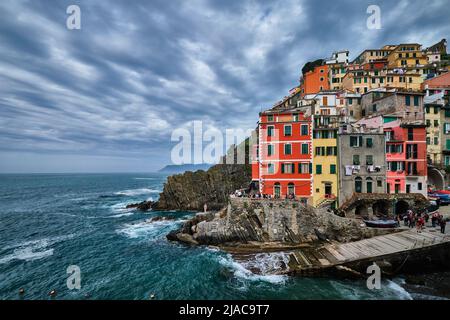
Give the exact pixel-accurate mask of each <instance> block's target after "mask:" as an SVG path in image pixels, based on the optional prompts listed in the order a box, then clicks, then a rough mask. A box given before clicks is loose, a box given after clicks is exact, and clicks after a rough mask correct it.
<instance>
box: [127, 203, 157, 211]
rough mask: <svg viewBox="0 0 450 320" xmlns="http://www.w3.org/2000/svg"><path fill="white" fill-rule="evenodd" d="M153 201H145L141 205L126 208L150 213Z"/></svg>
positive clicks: (130, 205) (136, 204)
mask: <svg viewBox="0 0 450 320" xmlns="http://www.w3.org/2000/svg"><path fill="white" fill-rule="evenodd" d="M152 205H153V202H152V201H143V202H141V203H132V204H129V205H127V206H126V208H127V209H137V210H140V211H148V210H150V209H151V208H152Z"/></svg>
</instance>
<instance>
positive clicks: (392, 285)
mask: <svg viewBox="0 0 450 320" xmlns="http://www.w3.org/2000/svg"><path fill="white" fill-rule="evenodd" d="M387 284H388V285H387V286H388V288H389V289H391V290H392V291H394V292H395V293H396V295H397V296H398V297H399V298H400V299H404V300H413V298H412V296H411V295H410V294H409V292H408V291H406V290H405V289H404V288H403V287H402V286H401V285H399V284H398V283H396V282H394V281H391V280H388V281H387Z"/></svg>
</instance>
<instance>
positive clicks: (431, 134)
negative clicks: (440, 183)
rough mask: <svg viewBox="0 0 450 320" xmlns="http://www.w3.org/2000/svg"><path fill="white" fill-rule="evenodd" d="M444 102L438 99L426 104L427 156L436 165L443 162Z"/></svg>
mask: <svg viewBox="0 0 450 320" xmlns="http://www.w3.org/2000/svg"><path fill="white" fill-rule="evenodd" d="M443 106H444V104H443V103H439V102H438V101H436V102H433V103H427V104H425V122H426V125H427V158H428V159H429V161H430V162H431V163H432V164H433V165H435V166H438V167H439V166H441V164H442V160H443V159H442V145H443V143H444V139H443V137H442V134H441V132H443V128H444V125H443V123H444V122H445V119H444V111H445V110H444V108H443Z"/></svg>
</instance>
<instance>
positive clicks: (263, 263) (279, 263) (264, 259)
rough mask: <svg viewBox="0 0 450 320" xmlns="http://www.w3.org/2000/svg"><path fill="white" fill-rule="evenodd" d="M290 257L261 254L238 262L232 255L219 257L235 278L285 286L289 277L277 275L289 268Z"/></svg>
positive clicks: (220, 261)
mask: <svg viewBox="0 0 450 320" xmlns="http://www.w3.org/2000/svg"><path fill="white" fill-rule="evenodd" d="M288 262H289V257H288V255H286V254H285V253H261V254H257V255H255V256H253V257H252V258H251V259H249V260H245V261H239V262H238V261H236V260H234V259H233V258H232V256H231V255H227V256H226V257H223V256H222V257H219V263H220V264H222V265H223V266H225V267H226V268H229V269H231V270H233V273H234V276H235V277H237V278H240V279H243V280H249V281H265V282H269V283H272V284H283V283H285V282H286V281H287V280H288V276H286V275H280V274H276V273H279V272H280V271H282V270H283V264H284V265H285V266H287V263H288Z"/></svg>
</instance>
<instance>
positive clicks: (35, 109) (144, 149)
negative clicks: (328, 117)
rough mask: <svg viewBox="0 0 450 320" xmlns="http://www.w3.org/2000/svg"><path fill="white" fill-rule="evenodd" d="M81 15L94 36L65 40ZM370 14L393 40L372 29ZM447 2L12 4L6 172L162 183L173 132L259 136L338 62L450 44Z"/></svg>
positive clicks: (83, 33) (4, 57)
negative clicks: (404, 46)
mask: <svg viewBox="0 0 450 320" xmlns="http://www.w3.org/2000/svg"><path fill="white" fill-rule="evenodd" d="M71 4H77V5H79V6H80V8H81V11H82V29H81V30H79V31H69V30H67V28H66V18H67V14H66V8H67V7H68V6H69V5H71ZM370 4H377V5H379V6H380V8H381V18H382V29H381V30H368V29H367V27H366V19H367V17H368V16H369V15H368V14H367V13H366V10H367V7H368V5H370ZM449 8H450V7H449V3H448V1H432V0H430V1H423V0H417V1H376V0H370V1H334V0H333V1H330V2H326V1H317V0H316V1H306V0H282V1H263V0H260V1H259V0H254V1H246V0H226V1H224V0H223V1H222V0H210V1H208V0H198V1H197V0H179V1H177V0H161V1H160V0H145V1H144V0H142V1H140V0H124V1H122V0H101V1H100V0H86V1H76V0H70V1H66V0H57V1H56V0H54V1H51V0H46V1H44V0H29V1H27V0H1V1H0V172H112V171H122V172H125V171H134V172H138V171H154V170H157V169H159V168H161V167H162V166H164V165H165V164H168V163H170V161H171V159H170V150H171V148H172V147H173V146H174V143H171V141H170V138H171V133H172V131H173V130H174V129H176V128H180V127H185V128H190V127H191V123H192V121H194V120H201V121H203V124H204V127H205V128H218V129H220V130H224V129H225V128H244V129H247V128H254V127H255V124H256V121H257V115H258V112H259V111H260V110H261V109H262V108H268V107H270V106H271V105H272V104H273V103H274V102H275V101H277V100H279V99H280V98H282V97H283V96H284V95H286V94H287V91H288V90H289V89H290V88H292V87H294V86H295V85H297V84H298V78H299V75H300V70H301V67H302V66H303V64H304V63H305V62H307V61H308V60H312V59H317V58H323V57H328V56H329V55H330V54H331V52H332V51H333V50H338V49H349V50H350V51H351V57H355V55H356V54H358V53H359V52H360V51H362V49H363V48H366V47H380V46H382V45H384V44H395V43H398V42H419V43H423V44H424V45H425V46H428V45H431V44H433V43H434V42H437V41H439V40H440V39H442V38H447V37H448V36H449V35H450V32H449V31H450V23H449V20H448V17H449V13H450V12H449Z"/></svg>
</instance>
